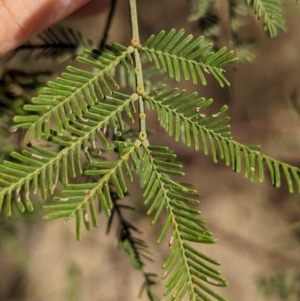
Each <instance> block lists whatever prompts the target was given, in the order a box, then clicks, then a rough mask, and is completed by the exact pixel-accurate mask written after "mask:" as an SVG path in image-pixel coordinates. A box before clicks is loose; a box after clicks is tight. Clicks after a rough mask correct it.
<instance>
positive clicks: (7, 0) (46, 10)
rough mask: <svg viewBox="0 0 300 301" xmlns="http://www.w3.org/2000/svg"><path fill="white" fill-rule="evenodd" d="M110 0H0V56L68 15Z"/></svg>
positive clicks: (102, 5) (93, 10)
mask: <svg viewBox="0 0 300 301" xmlns="http://www.w3.org/2000/svg"><path fill="white" fill-rule="evenodd" d="M108 3H109V0H0V57H1V56H3V55H5V54H7V53H8V52H9V51H11V50H13V49H14V48H16V47H18V46H19V45H21V44H23V43H25V42H26V41H28V40H29V39H30V38H31V37H32V36H34V35H36V34H37V33H39V32H41V31H43V30H44V29H46V28H48V27H49V26H51V25H52V24H54V23H56V22H58V21H59V20H62V19H64V18H66V17H67V16H70V15H71V17H73V18H77V17H82V16H87V15H91V14H94V13H97V12H99V11H101V10H103V9H104V8H105V7H106V6H107V4H108Z"/></svg>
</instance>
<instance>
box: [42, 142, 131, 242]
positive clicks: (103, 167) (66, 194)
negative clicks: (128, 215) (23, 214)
mask: <svg viewBox="0 0 300 301" xmlns="http://www.w3.org/2000/svg"><path fill="white" fill-rule="evenodd" d="M115 144H116V146H117V152H118V153H119V155H120V158H119V160H117V161H102V162H96V161H95V162H92V165H93V167H94V168H95V169H90V170H86V171H85V172H84V173H85V174H86V175H93V176H95V175H96V176H98V177H99V180H98V181H97V182H93V183H84V184H69V185H67V186H66V189H65V190H63V191H62V193H61V195H62V196H61V197H54V199H53V200H54V201H56V202H57V203H56V204H54V205H47V206H43V208H44V209H46V210H51V211H54V212H52V213H50V214H47V215H46V216H45V217H44V219H46V220H53V219H58V218H64V221H65V222H67V221H69V220H70V219H71V218H73V217H74V216H75V217H76V236H77V239H78V240H80V239H81V222H82V219H83V221H84V224H85V227H86V229H87V230H90V229H91V226H92V225H93V226H94V227H97V226H98V218H97V212H96V207H95V200H96V199H98V202H99V205H100V207H101V209H102V210H103V212H104V213H105V215H106V216H110V215H111V210H112V208H113V202H112V199H111V193H110V190H111V188H110V187H112V188H113V189H114V190H115V191H116V193H117V195H118V197H119V198H120V199H122V198H124V194H125V193H126V192H127V186H126V183H125V180H124V172H123V169H125V173H126V174H127V176H128V178H129V179H130V180H131V181H132V174H131V172H130V168H129V167H128V166H129V165H128V160H129V159H131V158H132V156H133V154H134V152H135V149H136V145H135V144H132V143H131V144H129V143H126V142H115ZM81 215H82V216H81ZM90 220H91V221H90Z"/></svg>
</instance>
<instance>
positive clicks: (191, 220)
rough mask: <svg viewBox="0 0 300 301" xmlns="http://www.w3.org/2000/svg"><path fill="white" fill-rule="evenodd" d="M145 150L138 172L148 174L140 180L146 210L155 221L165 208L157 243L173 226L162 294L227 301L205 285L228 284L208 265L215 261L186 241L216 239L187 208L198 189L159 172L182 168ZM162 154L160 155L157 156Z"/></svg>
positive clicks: (151, 149) (163, 149)
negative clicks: (148, 175)
mask: <svg viewBox="0 0 300 301" xmlns="http://www.w3.org/2000/svg"><path fill="white" fill-rule="evenodd" d="M159 149H160V151H161V152H163V153H165V154H170V152H169V150H168V148H166V147H160V148H159ZM144 152H145V154H144V157H143V159H142V162H141V165H142V166H143V169H142V171H141V172H142V173H144V172H147V173H149V174H151V176H150V177H146V178H145V179H144V182H143V184H144V186H145V192H144V197H145V198H146V201H145V202H146V203H149V204H150V208H149V210H148V212H147V213H148V214H152V213H154V218H153V220H152V224H155V223H156V222H157V220H158V218H159V217H160V215H161V213H162V210H163V209H164V208H166V212H167V216H168V217H167V220H166V223H165V225H164V227H163V230H162V233H161V234H160V236H159V239H158V242H161V240H162V239H163V237H164V236H165V234H166V231H167V228H168V227H170V226H171V227H172V236H171V239H170V243H169V244H170V249H171V250H170V254H169V256H168V258H167V260H166V262H165V264H164V265H163V268H164V269H165V273H164V275H163V276H162V278H163V279H167V281H166V283H165V287H166V289H165V293H164V295H165V296H168V300H174V299H176V300H181V299H182V298H183V297H184V296H185V295H186V294H187V293H188V292H189V296H190V300H195V301H196V300H198V298H202V297H203V296H206V299H205V300H222V301H223V300H226V299H224V298H223V297H221V296H220V295H218V294H216V293H215V292H214V291H213V290H211V289H209V287H207V285H206V284H205V283H207V284H212V285H216V286H227V282H226V280H225V279H224V278H223V277H221V276H220V272H219V271H218V270H216V269H215V268H213V267H212V266H211V264H218V262H216V261H215V260H213V259H211V258H209V257H207V256H206V255H204V254H202V253H201V252H199V251H198V250H197V249H195V248H193V247H192V246H190V244H189V242H198V243H215V242H216V240H215V239H214V238H213V237H212V233H211V232H209V231H207V229H206V228H205V226H204V224H205V222H204V221H203V220H202V219H200V218H199V215H200V212H199V211H198V210H195V209H193V208H190V205H189V204H197V203H198V200H197V199H194V196H195V195H197V192H196V191H195V190H193V189H190V188H187V187H185V186H183V185H180V184H178V183H176V182H175V181H173V180H171V179H170V178H169V176H168V175H169V174H170V175H172V174H173V172H170V171H168V172H163V173H162V171H161V170H160V167H161V166H165V165H167V166H168V167H170V169H174V171H175V170H176V171H177V170H178V169H181V167H182V166H181V165H180V164H177V163H175V162H172V161H171V162H170V161H168V159H167V158H168V157H169V156H165V158H166V159H164V160H161V159H159V160H158V159H156V156H155V155H156V154H157V147H152V146H149V147H148V148H147V149H145V150H144ZM161 157H163V156H162V155H160V158H161ZM171 221H172V222H171ZM211 298H213V299H211Z"/></svg>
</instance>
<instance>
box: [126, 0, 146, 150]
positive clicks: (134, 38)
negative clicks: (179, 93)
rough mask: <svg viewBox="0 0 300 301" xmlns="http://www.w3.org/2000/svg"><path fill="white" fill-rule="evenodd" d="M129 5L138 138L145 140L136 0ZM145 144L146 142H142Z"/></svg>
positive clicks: (142, 81) (130, 1)
mask: <svg viewBox="0 0 300 301" xmlns="http://www.w3.org/2000/svg"><path fill="white" fill-rule="evenodd" d="M129 7H130V17H131V30H132V37H131V45H132V46H133V47H134V66H135V69H134V71H135V78H136V92H137V93H138V95H139V101H138V111H139V130H140V134H139V139H140V140H141V141H142V142H146V141H147V134H146V114H145V105H144V100H143V95H144V94H145V91H144V80H143V70H142V62H141V57H140V52H139V49H138V48H139V46H140V37H139V27H138V16H137V8H136V0H129ZM144 145H146V144H144Z"/></svg>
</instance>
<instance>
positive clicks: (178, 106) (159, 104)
mask: <svg viewBox="0 0 300 301" xmlns="http://www.w3.org/2000/svg"><path fill="white" fill-rule="evenodd" d="M164 88H165V85H163V86H161V87H159V88H158V89H157V90H156V91H154V92H152V93H150V94H149V95H148V97H147V100H148V102H149V103H150V106H151V107H152V109H154V110H155V111H156V113H157V116H158V120H159V121H160V123H161V126H162V127H163V128H164V129H165V130H166V131H167V132H168V133H169V135H170V136H175V141H179V140H180V137H182V138H183V142H184V143H185V144H186V145H187V146H188V147H190V146H191V145H192V136H193V139H194V145H195V149H196V150H199V137H198V136H199V132H200V134H201V138H202V137H203V135H205V134H207V135H209V133H210V131H212V132H213V133H215V134H220V135H222V136H224V137H231V133H230V126H229V125H228V124H227V123H228V121H229V120H230V118H229V117H228V116H225V117H223V118H221V117H222V115H224V114H225V113H226V111H227V109H228V107H227V106H226V105H224V106H223V107H222V108H221V110H220V112H218V113H216V114H213V115H211V116H206V114H205V110H206V109H207V107H208V106H210V105H211V104H212V102H213V100H212V99H211V98H210V99H205V98H204V97H197V95H198V93H197V92H193V93H191V94H187V93H186V90H182V91H179V89H178V88H174V89H172V90H170V91H167V92H162V90H163V89H164ZM206 130H207V131H208V132H203V131H206ZM202 139H203V138H202Z"/></svg>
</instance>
